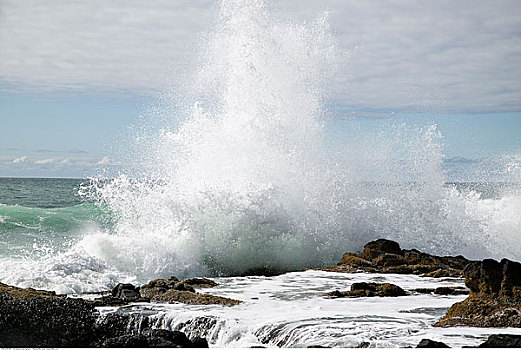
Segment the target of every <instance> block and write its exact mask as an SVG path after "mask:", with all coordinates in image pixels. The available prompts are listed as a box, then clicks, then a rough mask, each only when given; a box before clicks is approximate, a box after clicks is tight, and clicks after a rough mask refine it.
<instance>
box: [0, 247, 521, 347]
mask: <svg viewBox="0 0 521 350" xmlns="http://www.w3.org/2000/svg"><path fill="white" fill-rule="evenodd" d="M505 266H507V267H505ZM520 268H521V264H519V263H516V262H511V261H509V260H506V259H505V260H504V261H502V262H501V263H499V262H496V263H492V262H491V261H490V259H486V260H484V261H470V260H467V259H465V258H464V257H462V256H457V257H438V256H433V255H430V254H426V253H422V252H420V251H417V250H414V249H412V250H402V249H401V248H400V246H399V244H398V243H397V242H393V241H388V240H383V239H380V240H376V241H373V242H369V243H368V244H366V246H365V248H364V251H363V252H362V253H359V254H357V253H346V254H344V257H343V258H342V260H341V261H340V262H339V263H338V265H336V266H333V267H325V268H322V269H310V270H307V271H310V272H312V271H316V273H319V272H320V271H324V272H327V273H333V272H334V273H335V274H338V275H340V276H351V277H353V276H358V277H360V276H361V277H363V278H365V279H366V280H367V281H369V280H370V279H371V278H372V276H375V277H378V276H382V277H381V279H382V281H381V282H380V283H375V282H371V283H366V282H363V281H361V282H357V283H351V290H350V291H349V290H348V291H342V290H328V289H327V288H326V287H324V289H323V292H321V295H322V297H323V300H324V303H327V300H336V299H338V298H341V299H342V298H347V299H349V300H354V299H357V298H362V299H363V300H365V299H368V300H369V299H372V300H378V303H384V304H385V303H386V302H390V303H392V302H393V299H394V298H396V297H398V298H400V296H406V295H409V296H414V295H417V296H418V297H419V296H420V295H439V296H440V297H444V298H446V296H451V295H452V296H454V298H456V296H459V295H461V296H466V295H467V294H468V293H470V296H468V297H467V298H466V299H464V300H462V301H460V302H457V303H456V304H454V305H453V306H452V308H451V309H450V310H449V312H448V313H447V314H446V315H445V316H443V317H442V318H440V319H438V322H437V324H433V325H434V326H435V327H436V326H438V327H440V326H441V327H444V328H446V327H452V326H461V325H464V326H467V327H468V326H471V327H472V326H473V324H472V320H475V319H479V322H475V325H474V326H478V327H483V326H484V325H485V327H495V328H497V327H498V326H499V327H505V326H506V327H517V328H520V327H521V322H518V318H516V317H517V316H516V315H517V314H516V313H517V312H518V313H519V315H520V318H519V320H521V293H519V291H520V290H521V283H519V281H518V279H517V276H518V272H519V271H521V269H520ZM518 269H519V270H518ZM500 271H501V272H500ZM505 271H506V272H505ZM302 273H305V272H300V274H302ZM298 274H299V272H294V273H284V274H282V275H278V276H281V277H284V276H286V275H287V276H290V275H298ZM387 275H388V276H400V275H403V276H404V278H405V277H406V276H418V277H415V278H419V279H428V280H433V281H436V280H437V281H440V282H443V281H445V282H444V283H445V284H447V283H449V284H451V286H446V287H443V286H441V287H436V288H416V289H411V288H405V289H402V288H401V287H402V286H399V285H396V284H393V283H389V282H388V281H386V280H385V276H387ZM499 275H501V278H500V277H499ZM491 276H496V277H497V278H495V279H493V278H491ZM237 278H238V277H237ZM243 278H244V279H254V278H255V277H253V276H249V277H243ZM258 278H260V277H258ZM462 278H465V284H466V286H467V288H468V289H466V288H463V287H460V285H461V283H462V281H463V279H462ZM223 279H226V278H223ZM228 279H234V277H229V278H228ZM498 283H499V284H498ZM216 286H217V283H216V282H215V281H214V280H212V279H208V278H191V279H187V280H183V281H179V280H178V279H177V278H175V277H173V276H172V277H171V278H170V279H168V280H165V279H157V280H153V281H151V282H149V283H147V284H145V285H142V286H133V285H131V284H121V283H120V284H118V285H117V286H115V287H114V289H113V290H112V291H99V292H98V293H87V294H86V295H83V296H75V297H71V296H70V295H56V294H55V293H54V292H48V291H43V290H34V289H31V288H17V287H12V286H7V285H5V284H1V283H0V308H2V309H3V314H4V324H3V325H1V324H0V325H1V326H2V327H1V329H2V330H1V331H0V333H1V334H0V339H3V340H2V341H1V342H2V343H1V344H0V346H3V347H6V346H51V347H55V346H65V347H70V346H90V347H106V346H111V347H114V346H116V347H120V346H140V347H157V346H174V345H175V346H183V347H192V346H196V345H197V347H205V346H208V343H211V341H212V340H213V339H206V338H205V337H202V336H198V335H195V334H196V333H197V332H195V333H194V332H190V331H187V334H185V333H183V332H180V331H179V330H171V329H164V328H163V329H161V328H157V325H155V324H154V322H152V321H151V319H148V318H147V317H148V316H146V313H143V312H140V311H139V307H138V311H137V313H130V314H128V313H127V314H125V313H122V314H121V313H118V310H120V309H121V308H124V307H132V305H141V307H144V306H145V305H151V307H158V306H160V305H162V304H163V303H166V304H165V305H178V304H179V303H180V304H179V305H181V304H184V305H201V306H204V305H212V304H213V305H216V306H219V305H221V306H220V307H224V309H223V311H222V312H224V313H225V314H226V312H227V311H226V310H231V309H233V308H236V307H239V306H238V305H241V304H242V303H243V300H238V298H237V299H233V298H229V297H226V296H220V295H218V292H219V289H218V288H216ZM206 290H210V292H206ZM216 292H217V293H216ZM494 293H495V294H494ZM93 296H94V297H93ZM96 296H98V297H96ZM499 296H500V297H499ZM245 297H246V296H245ZM375 297H376V298H377V299H374V298H375ZM253 299H255V298H253ZM385 300H387V301H385ZM454 300H455V301H457V300H461V297H460V299H454ZM497 300H500V301H501V302H499V303H498V302H496V301H497ZM244 301H247V300H246V299H245V300H244ZM466 303H470V304H469V305H470V307H471V310H470V311H469V309H468V307H467V308H465V307H462V306H461V305H464V306H465V305H466ZM476 303H485V304H486V305H487V307H488V308H492V309H494V308H496V309H497V311H498V312H499V313H500V314H501V315H499V316H497V315H496V316H490V315H488V314H486V315H480V310H479V308H475V304H476ZM154 305H155V306H154ZM505 305H507V309H506V311H505ZM107 308H108V309H111V310H112V309H113V310H112V311H108V312H107V311H106V309H107ZM454 308H455V309H454ZM102 309H103V310H104V312H103V314H102V313H100V310H102ZM145 309H146V308H145ZM462 309H463V310H464V311H465V312H466V313H467V314H466V317H467V319H469V320H470V321H469V320H467V321H466V323H462V322H461V317H462V315H461V310H462ZM512 310H514V311H512ZM458 312H460V314H458ZM505 312H507V314H506V315H507V316H508V317H505V316H502V315H504V314H505ZM33 313H37V314H40V316H39V317H40V320H41V319H42V318H43V319H44V320H45V322H35V320H34V318H32V316H31V315H32V314H33ZM136 317H138V319H139V320H140V321H139V322H141V323H140V325H139V326H138V327H136V325H135V322H137V321H136ZM494 317H495V318H494ZM487 318H488V319H489V321H490V322H488V324H487V323H486V321H487ZM144 320H146V321H144ZM451 320H459V321H458V322H459V323H458V322H454V321H451ZM483 320H485V321H483ZM143 322H145V324H143ZM191 322H196V323H197V322H199V323H200V324H198V325H197V327H196V328H197V329H198V331H201V330H204V329H206V328H212V327H215V326H216V323H215V322H216V319H215V318H214V317H210V318H208V319H204V318H203V319H202V321H197V319H194V320H193V321H191ZM494 322H495V323H494ZM498 322H499V323H498ZM501 322H502V323H501ZM505 322H506V323H505ZM509 322H510V323H509ZM516 322H518V323H516ZM0 323H2V322H0ZM132 324H134V326H133V327H132V326H131V325H132ZM78 325H81V326H80V327H79V328H78ZM192 326H193V325H192ZM17 327H18V328H17ZM205 327H206V328H205ZM64 328H65V329H64ZM192 328H193V327H192ZM102 329H103V330H106V329H109V330H110V331H107V332H105V331H102ZM186 329H187V330H189V329H190V327H188V328H186ZM27 330H31V336H30V337H27V335H26V336H25V337H24V338H22V339H21V338H20V336H21V335H22V334H25V333H26V331H27ZM71 330H72V331H71ZM63 332H65V333H64V334H62V333H63ZM171 332H177V333H171ZM51 333H53V334H54V336H49V334H51ZM71 333H73V334H76V335H77V336H76V337H70V334H71ZM179 333H182V335H181V334H179ZM203 333H204V332H203ZM38 334H39V335H38ZM65 334H69V336H68V337H66V336H65ZM206 335H207V337H208V334H206ZM35 337H36V338H35ZM512 337H513V338H512ZM512 337H510V338H505V339H503V338H497V337H495V338H493V339H492V340H491V341H494V342H495V343H494V344H496V345H497V344H498V343H497V342H498V341H500V340H501V341H509V342H510V343H512V342H514V343H515V342H516V341H517V335H513V336H512ZM519 337H521V335H519ZM267 339H268V338H266V339H264V341H268V343H269V340H267ZM498 339H499V340H498ZM422 341H423V340H422ZM433 341H436V340H433ZM176 342H177V343H176ZM161 344H163V345H161ZM172 344H174V345H172ZM425 344H427V345H430V346H434V345H436V343H428V342H427V341H425V342H423V345H425ZM310 345H313V344H310ZM359 345H360V346H362V345H366V344H363V342H362V343H360V344H359Z"/></svg>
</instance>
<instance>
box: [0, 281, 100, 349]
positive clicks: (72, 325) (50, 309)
mask: <svg viewBox="0 0 521 350" xmlns="http://www.w3.org/2000/svg"><path fill="white" fill-rule="evenodd" d="M1 289H2V292H1V293H0V347H83V346H86V345H88V344H91V343H92V341H93V340H94V334H93V332H92V329H93V326H94V323H95V321H96V318H97V316H98V313H97V311H96V309H95V308H94V306H93V305H92V304H91V303H88V302H86V301H84V300H82V299H74V298H65V297H60V296H54V295H53V293H52V292H46V291H36V290H34V289H26V290H23V289H22V288H16V287H10V286H7V287H6V285H2V288H1ZM6 290H9V291H6Z"/></svg>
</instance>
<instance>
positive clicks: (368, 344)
mask: <svg viewBox="0 0 521 350" xmlns="http://www.w3.org/2000/svg"><path fill="white" fill-rule="evenodd" d="M370 345H371V343H369V342H366V341H363V342H361V343H360V344H358V346H357V348H359V349H365V348H368V347H369V346H370Z"/></svg>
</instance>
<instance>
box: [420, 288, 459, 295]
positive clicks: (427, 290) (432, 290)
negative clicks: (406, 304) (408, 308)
mask: <svg viewBox="0 0 521 350" xmlns="http://www.w3.org/2000/svg"><path fill="white" fill-rule="evenodd" d="M412 291H413V292H416V293H420V294H438V295H466V294H469V291H468V290H466V289H465V288H462V287H437V288H416V289H413V290H412Z"/></svg>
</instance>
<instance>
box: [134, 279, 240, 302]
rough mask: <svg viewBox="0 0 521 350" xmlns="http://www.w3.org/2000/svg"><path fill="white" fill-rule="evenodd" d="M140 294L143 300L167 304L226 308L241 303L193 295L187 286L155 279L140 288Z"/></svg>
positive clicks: (191, 288)
mask: <svg viewBox="0 0 521 350" xmlns="http://www.w3.org/2000/svg"><path fill="white" fill-rule="evenodd" d="M140 293H141V296H142V297H143V298H149V299H150V300H153V301H159V302H167V303H175V302H179V303H184V304H193V305H208V304H220V305H226V306H232V305H237V304H240V303H241V301H239V300H234V299H229V298H224V297H219V296H215V295H210V294H199V293H195V290H194V288H193V287H192V286H190V285H188V284H185V283H183V282H175V281H169V280H164V279H156V280H153V281H151V282H149V283H147V284H145V285H143V286H141V289H140Z"/></svg>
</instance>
